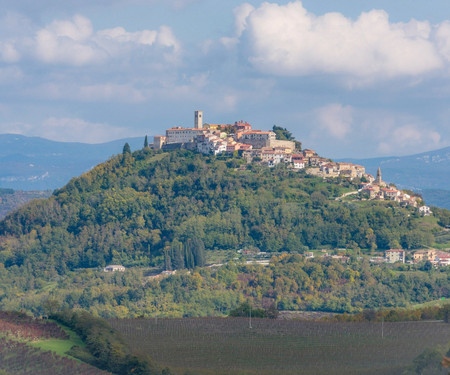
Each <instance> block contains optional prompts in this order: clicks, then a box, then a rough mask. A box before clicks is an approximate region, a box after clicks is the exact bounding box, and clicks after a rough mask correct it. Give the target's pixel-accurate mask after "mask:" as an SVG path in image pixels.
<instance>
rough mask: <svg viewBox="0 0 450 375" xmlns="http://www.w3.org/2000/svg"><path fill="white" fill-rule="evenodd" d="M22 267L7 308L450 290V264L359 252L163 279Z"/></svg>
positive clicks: (346, 306) (111, 309) (196, 304)
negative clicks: (425, 265)
mask: <svg viewBox="0 0 450 375" xmlns="http://www.w3.org/2000/svg"><path fill="white" fill-rule="evenodd" d="M11 271H12V270H11ZM16 271H17V272H18V274H17V275H14V276H12V273H11V272H9V273H6V272H0V285H1V289H0V308H2V309H8V310H18V309H21V308H22V309H25V310H27V311H32V312H33V313H34V314H36V315H41V314H49V313H51V312H52V311H58V310H59V309H64V308H83V309H86V310H88V311H90V312H92V313H93V314H95V315H100V316H103V317H106V318H108V317H119V318H125V317H138V316H142V315H143V316H148V317H150V316H151V317H153V316H155V314H156V315H157V316H170V317H183V316H187V317H197V316H226V315H228V314H229V313H230V311H232V310H234V309H236V308H237V307H238V306H239V305H241V304H243V303H245V302H248V303H250V304H251V305H252V307H253V308H254V309H259V308H261V309H267V308H268V307H270V306H271V305H272V304H274V305H276V307H277V309H279V310H292V311H297V310H309V311H328V312H339V313H345V312H346V313H361V312H363V311H364V310H367V309H376V310H379V309H381V308H386V309H389V308H396V307H404V308H408V307H410V306H411V305H416V304H421V303H425V302H429V301H434V300H438V299H441V298H443V297H444V298H450V294H449V292H450V289H449V281H448V280H449V278H450V267H442V268H440V269H433V268H432V269H431V270H429V271H423V270H421V269H420V266H415V265H411V266H410V265H403V264H402V265H387V264H386V265H372V264H370V263H369V262H367V261H359V260H357V259H353V258H351V259H350V261H349V263H341V262H339V261H337V260H334V259H331V258H315V259H313V260H307V259H305V258H304V257H302V256H300V255H281V256H278V257H273V258H272V260H271V263H270V265H269V266H266V267H264V266H260V265H246V264H242V263H239V262H238V263H234V262H230V263H228V264H227V265H224V266H222V267H218V268H207V267H204V268H195V269H194V270H190V271H187V270H180V271H178V272H177V273H175V274H174V275H172V276H170V277H167V278H162V279H152V278H148V277H147V276H146V273H145V271H144V270H141V269H128V270H127V271H126V272H115V273H105V272H102V271H95V270H77V271H75V272H70V273H68V274H66V275H65V277H64V278H61V277H58V276H57V275H55V277H54V279H53V280H52V281H50V282H43V281H42V280H40V279H36V278H34V277H33V275H31V274H30V275H29V274H27V273H23V272H21V270H20V269H16ZM19 293H21V294H19ZM17 295H20V296H21V297H20V298H17Z"/></svg>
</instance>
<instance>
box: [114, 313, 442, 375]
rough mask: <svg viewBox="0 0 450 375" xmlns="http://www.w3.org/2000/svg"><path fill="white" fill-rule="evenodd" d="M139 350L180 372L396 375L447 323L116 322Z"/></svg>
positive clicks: (437, 341) (439, 339)
mask: <svg viewBox="0 0 450 375" xmlns="http://www.w3.org/2000/svg"><path fill="white" fill-rule="evenodd" d="M110 324H111V325H112V326H113V327H114V328H116V329H117V330H119V331H120V332H121V333H122V334H123V335H124V337H125V339H126V341H127V342H128V344H129V345H130V346H131V348H132V349H133V350H134V351H135V352H146V353H148V354H149V355H150V356H151V357H152V358H153V359H154V361H155V362H157V363H158V364H160V365H163V366H169V367H170V368H172V369H174V370H175V371H177V373H179V374H184V372H185V371H186V370H187V369H189V370H191V371H192V373H193V374H243V375H244V374H245V375H247V374H261V375H263V374H264V375H266V374H267V375H269V374H270V375H276V374H280V375H281V374H283V375H288V374H302V375H322V374H323V375H325V374H326V375H341V374H342V375H344V374H345V375H375V374H376V375H380V374H383V375H399V374H401V373H402V371H403V369H404V368H405V366H408V365H409V364H410V363H411V361H412V360H413V359H414V358H415V357H416V356H417V355H419V354H420V353H421V352H422V351H423V350H424V349H425V348H426V347H433V346H435V345H437V344H440V345H444V344H447V343H448V342H449V341H450V324H445V323H442V322H405V323H384V324H383V325H382V324H381V323H331V322H308V321H297V320H268V319H252V321H251V325H252V328H250V327H249V319H246V318H233V319H231V318H197V319H194V318H185V319H158V320H157V321H156V320H154V319H134V320H132V319H129V320H127V319H122V320H121V319H114V320H110Z"/></svg>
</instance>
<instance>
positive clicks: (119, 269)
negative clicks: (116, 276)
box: [103, 264, 125, 272]
mask: <svg viewBox="0 0 450 375" xmlns="http://www.w3.org/2000/svg"><path fill="white" fill-rule="evenodd" d="M103 271H105V272H125V267H124V266H121V265H118V264H111V265H109V266H106V267H105V268H104V269H103Z"/></svg>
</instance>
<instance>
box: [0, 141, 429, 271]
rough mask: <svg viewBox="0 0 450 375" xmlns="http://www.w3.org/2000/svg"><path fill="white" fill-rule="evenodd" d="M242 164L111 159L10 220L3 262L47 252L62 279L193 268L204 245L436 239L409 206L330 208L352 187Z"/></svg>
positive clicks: (164, 156) (42, 259) (294, 246)
mask: <svg viewBox="0 0 450 375" xmlns="http://www.w3.org/2000/svg"><path fill="white" fill-rule="evenodd" d="M243 163H244V161H243V160H242V159H240V158H227V157H224V158H223V159H221V158H215V157H208V156H203V155H200V154H196V153H193V152H189V151H183V150H180V151H178V152H169V153H164V152H160V151H152V150H148V149H146V150H140V151H137V152H135V153H133V154H126V155H119V156H116V157H115V158H112V159H111V160H109V161H107V162H105V163H103V164H100V165H99V166H97V167H95V168H94V169H93V170H92V171H90V172H88V173H86V174H84V175H82V176H81V177H79V178H75V179H72V180H71V181H70V182H69V183H68V184H67V185H66V186H65V187H64V188H62V189H59V190H56V191H55V193H54V194H53V195H52V197H50V198H49V199H48V200H45V201H35V202H32V203H31V204H29V205H27V206H26V207H25V208H23V209H20V210H19V211H17V212H15V213H13V214H11V215H9V216H8V217H6V218H5V219H4V220H3V221H2V222H1V223H0V236H1V237H0V240H1V244H0V249H1V250H2V253H1V254H2V256H1V258H0V260H1V261H3V262H4V263H5V265H6V266H7V267H10V266H12V265H18V266H21V265H23V264H24V263H25V261H26V260H27V259H28V261H32V262H33V264H35V265H37V264H39V265H40V266H41V267H42V268H43V269H46V268H48V267H49V263H48V257H49V256H51V257H52V258H54V262H55V263H54V267H56V269H57V270H58V272H59V273H64V270H67V269H74V268H80V267H82V268H83V267H98V266H105V265H106V264H107V263H110V262H113V263H116V262H117V263H124V264H146V265H148V264H154V262H155V259H156V258H157V257H158V256H162V255H164V256H165V258H166V261H167V262H170V263H171V264H170V265H169V264H168V265H167V268H170V267H171V266H172V265H173V266H174V268H179V267H180V266H181V265H182V263H183V261H182V258H183V257H186V256H187V257H188V258H189V256H190V255H192V258H189V259H188V260H186V259H185V260H184V263H183V265H185V266H188V265H190V266H193V265H196V264H201V263H203V259H202V258H203V256H202V254H201V253H202V252H203V249H204V248H205V249H216V248H218V249H237V248H242V247H244V246H256V247H258V248H259V249H261V250H262V251H269V252H278V251H304V250H306V249H308V248H318V247H320V246H330V247H351V248H354V247H355V246H356V247H358V248H379V249H387V248H389V247H390V246H391V245H393V244H401V245H402V246H403V247H404V248H412V247H415V246H417V245H418V244H420V245H430V244H431V243H432V242H433V235H432V233H431V232H430V231H429V228H426V229H423V228H422V227H421V226H420V218H419V217H417V216H416V214H414V215H411V213H412V212H415V211H414V209H406V208H400V207H397V206H396V205H395V204H393V203H389V202H386V203H384V204H379V203H375V202H367V201H366V202H362V203H361V204H355V203H347V204H342V203H340V202H333V200H334V199H335V198H336V197H338V196H340V195H341V194H342V193H344V192H346V191H348V188H349V182H345V183H341V182H339V181H338V180H336V181H334V182H324V181H323V180H322V179H318V178H312V177H309V176H307V175H304V174H302V173H298V172H294V171H292V170H288V169H286V168H282V167H280V168H273V169H271V168H267V167H262V166H260V165H250V166H249V168H238V167H239V166H240V165H242V164H243ZM411 210H412V211H411ZM17 239H19V240H20V242H21V246H20V249H16V242H15V241H16V240H17ZM187 248H189V249H187ZM199 249H200V250H199ZM198 251H199V253H197V252H198ZM187 253H189V254H190V255H189V256H188V255H186V254H187ZM172 263H173V264H172ZM188 263H189V264H188Z"/></svg>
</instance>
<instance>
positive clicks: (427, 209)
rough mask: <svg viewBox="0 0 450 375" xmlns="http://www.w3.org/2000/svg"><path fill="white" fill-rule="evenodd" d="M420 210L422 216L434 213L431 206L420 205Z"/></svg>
mask: <svg viewBox="0 0 450 375" xmlns="http://www.w3.org/2000/svg"><path fill="white" fill-rule="evenodd" d="M419 212H420V214H421V215H422V216H430V215H431V214H432V213H433V212H432V211H431V208H430V207H429V206H422V207H419Z"/></svg>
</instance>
